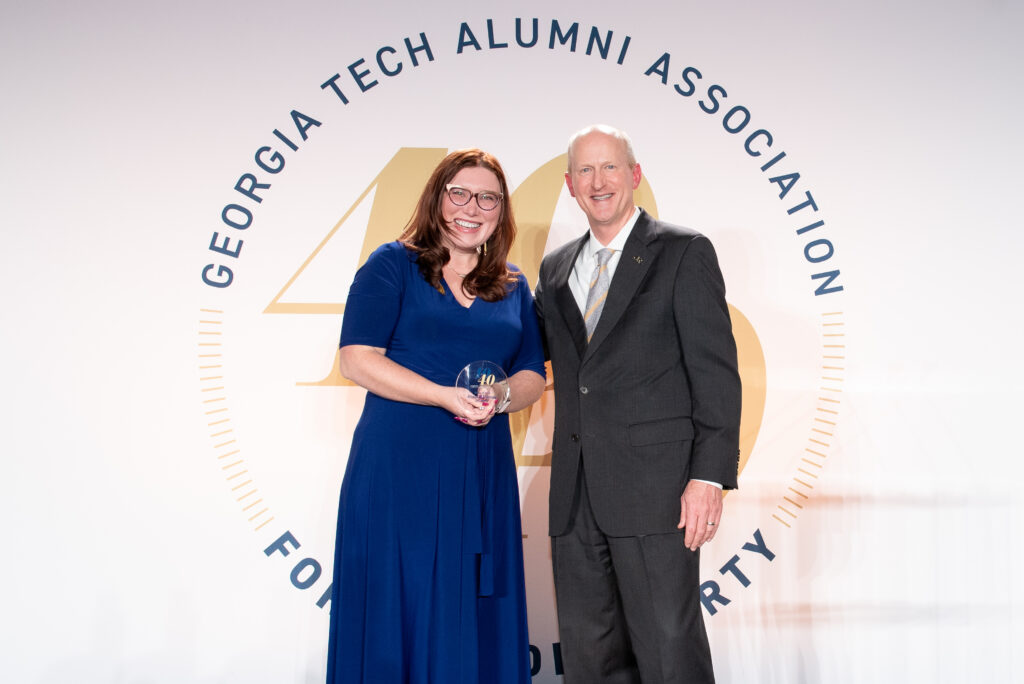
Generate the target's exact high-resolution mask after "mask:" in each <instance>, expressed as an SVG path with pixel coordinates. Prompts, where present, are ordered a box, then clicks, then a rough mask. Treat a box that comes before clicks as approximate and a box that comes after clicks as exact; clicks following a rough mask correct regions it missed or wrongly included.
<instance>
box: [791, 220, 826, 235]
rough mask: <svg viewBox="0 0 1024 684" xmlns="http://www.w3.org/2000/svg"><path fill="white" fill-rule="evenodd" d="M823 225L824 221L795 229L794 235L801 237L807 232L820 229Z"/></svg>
mask: <svg viewBox="0 0 1024 684" xmlns="http://www.w3.org/2000/svg"><path fill="white" fill-rule="evenodd" d="M823 225H825V222H824V221H815V222H814V223H811V224H809V225H806V226H804V227H803V228H797V229H796V234H797V235H803V234H804V233H806V232H807V231H809V230H814V229H815V228H821V227H822V226H823Z"/></svg>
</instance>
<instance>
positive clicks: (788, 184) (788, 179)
mask: <svg viewBox="0 0 1024 684" xmlns="http://www.w3.org/2000/svg"><path fill="white" fill-rule="evenodd" d="M798 180H800V174H799V173H787V174H785V175H782V176H775V177H774V178H769V179H768V182H769V183H776V184H777V185H778V186H779V199H782V198H783V197H785V196H786V194H787V193H788V192H789V191H790V189H791V188H792V187H793V186H794V185H796V182H797V181H798Z"/></svg>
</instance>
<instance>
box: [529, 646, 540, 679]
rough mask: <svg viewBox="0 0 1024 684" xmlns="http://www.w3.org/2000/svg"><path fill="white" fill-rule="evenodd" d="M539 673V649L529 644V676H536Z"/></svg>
mask: <svg viewBox="0 0 1024 684" xmlns="http://www.w3.org/2000/svg"><path fill="white" fill-rule="evenodd" d="M538 674H540V649H539V648H537V647H536V646H534V645H533V644H530V676H531V677H536V676H537V675H538Z"/></svg>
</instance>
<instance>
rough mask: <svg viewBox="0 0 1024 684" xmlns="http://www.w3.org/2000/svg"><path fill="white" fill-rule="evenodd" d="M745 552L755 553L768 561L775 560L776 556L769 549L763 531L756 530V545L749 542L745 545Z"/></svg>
mask: <svg viewBox="0 0 1024 684" xmlns="http://www.w3.org/2000/svg"><path fill="white" fill-rule="evenodd" d="M743 550H744V551H753V552H754V553H759V554H761V555H762V556H764V557H765V558H767V559H768V560H770V561H772V560H775V554H774V553H772V552H771V551H770V550H769V549H768V545H767V544H765V543H764V537H762V536H761V530H759V529H758V530H754V543H753V544H751V543H750V542H747V543H745V544H744V545H743Z"/></svg>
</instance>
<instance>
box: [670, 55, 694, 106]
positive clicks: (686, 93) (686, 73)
mask: <svg viewBox="0 0 1024 684" xmlns="http://www.w3.org/2000/svg"><path fill="white" fill-rule="evenodd" d="M665 54H666V55H667V54H668V53H665ZM665 66H668V65H667V64H666V65H665ZM690 74H693V75H694V76H696V77H697V80H698V81H699V80H700V79H702V78H704V76H702V75H701V73H700V72H699V71H698V70H697V68H696V67H686V68H685V69H683V74H682V75H683V83H685V84H686V86H687V88H686V90H683V89H682V88H680V87H679V84H678V83H677V84H675V85H674V86H672V87H673V88H675V89H676V92H677V93H679V94H680V95H682V96H683V97H690V96H691V95H693V94H694V93H695V92H697V84H695V83H694V82H693V81H691V80H690Z"/></svg>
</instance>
